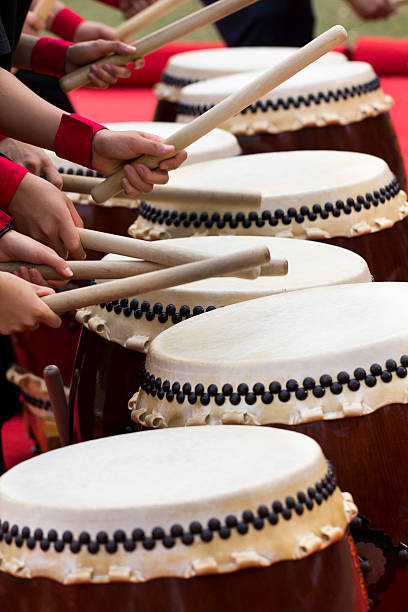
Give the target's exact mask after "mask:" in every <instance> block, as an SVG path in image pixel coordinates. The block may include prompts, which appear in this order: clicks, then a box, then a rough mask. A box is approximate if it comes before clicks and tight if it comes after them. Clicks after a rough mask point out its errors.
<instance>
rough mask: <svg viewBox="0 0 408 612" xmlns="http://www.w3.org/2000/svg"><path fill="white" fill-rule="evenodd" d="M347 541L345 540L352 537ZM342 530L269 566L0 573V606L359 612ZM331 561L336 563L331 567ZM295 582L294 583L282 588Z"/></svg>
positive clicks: (39, 610) (7, 610) (16, 609)
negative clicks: (138, 578) (65, 578)
mask: <svg viewBox="0 0 408 612" xmlns="http://www.w3.org/2000/svg"><path fill="white" fill-rule="evenodd" d="M351 545H352V544H351ZM349 546H350V543H349V542H348V541H347V539H346V538H343V539H342V540H341V541H340V542H337V543H336V544H334V545H333V546H332V547H331V548H329V549H327V550H324V551H322V552H320V553H319V554H318V555H313V556H312V557H310V558H307V559H302V560H300V561H283V562H282V563H278V564H276V565H274V566H273V568H266V569H259V570H257V571H256V572H255V571H254V570H252V569H249V570H243V571H241V572H239V573H233V574H224V575H223V576H222V578H221V577H220V576H201V577H199V578H195V579H194V581H192V580H185V579H183V578H159V579H156V580H154V581H150V582H147V583H144V584H120V583H113V584H106V585H103V584H101V585H98V586H95V585H86V584H82V585H75V586H64V585H61V584H59V583H58V582H54V581H53V580H50V579H47V578H34V579H32V580H26V579H22V578H15V577H14V576H9V575H7V574H0V599H2V596H3V597H4V598H5V601H6V604H5V607H4V608H2V610H3V612H26V610H27V608H26V606H25V604H24V603H23V602H30V611H31V612H44V611H45V610H47V611H48V610H50V611H51V610H53V609H55V610H58V612H77V611H78V610H82V609H83V610H87V612H99V611H100V610H102V609H103V610H105V611H106V612H115V610H117V606H118V602H120V608H121V610H122V612H135V610H149V612H179V611H180V605H183V606H184V609H185V610H194V612H210V611H214V612H225V610H235V611H236V612H248V609H249V608H251V610H253V611H254V612H298V611H299V610H300V609H301V610H302V612H316V611H317V610H326V611H327V612H329V611H330V612H344V611H345V610H347V611H350V612H365V611H366V610H367V607H366V604H365V599H364V595H363V594H360V593H359V589H360V582H359V580H360V578H359V574H358V572H359V570H358V568H357V567H353V566H352V565H351V563H350V559H351V558H352V557H351V555H350V550H349ZM334 568H336V571H333V570H334ZM288 585H296V588H295V589H293V588H288ZM316 585H319V586H318V588H317V587H316Z"/></svg>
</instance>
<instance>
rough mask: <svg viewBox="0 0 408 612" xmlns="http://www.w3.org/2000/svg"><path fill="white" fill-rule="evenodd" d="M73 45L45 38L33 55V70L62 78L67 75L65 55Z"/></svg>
mask: <svg viewBox="0 0 408 612" xmlns="http://www.w3.org/2000/svg"><path fill="white" fill-rule="evenodd" d="M70 45H71V43H68V42H65V40H57V39H56V38H47V37H46V36H43V37H42V38H39V39H38V42H37V43H36V44H35V45H34V48H33V50H32V53H31V69H32V70H33V71H34V72H40V73H41V74H49V75H51V76H56V77H62V76H63V75H64V74H65V55H66V52H67V49H68V47H69V46H70Z"/></svg>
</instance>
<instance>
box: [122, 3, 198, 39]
mask: <svg viewBox="0 0 408 612" xmlns="http://www.w3.org/2000/svg"><path fill="white" fill-rule="evenodd" d="M186 2H188V0H157V2H154V3H153V4H150V6H147V7H146V8H145V9H143V11H140V13H137V15H134V16H133V17H131V18H130V19H127V20H126V21H124V22H123V23H121V24H120V26H118V27H117V28H116V34H117V35H118V38H120V39H121V40H127V39H129V38H130V37H131V36H134V35H135V34H136V32H138V31H139V30H142V29H143V28H145V27H146V26H148V25H150V24H151V23H153V22H154V21H156V20H157V19H160V17H163V16H164V15H167V13H170V12H171V11H174V10H175V9H176V8H177V7H178V6H181V5H182V4H185V3H186Z"/></svg>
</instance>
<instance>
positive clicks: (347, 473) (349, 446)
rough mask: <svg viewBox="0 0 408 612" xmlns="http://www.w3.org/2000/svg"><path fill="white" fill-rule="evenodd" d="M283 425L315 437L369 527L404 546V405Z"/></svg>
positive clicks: (407, 417) (407, 413) (407, 538)
mask: <svg viewBox="0 0 408 612" xmlns="http://www.w3.org/2000/svg"><path fill="white" fill-rule="evenodd" d="M391 384H392V383H391ZM279 427H281V426H280V425H279ZM284 429H292V430H295V431H298V432H299V433H303V434H306V435H308V436H311V437H312V438H314V439H315V440H316V442H318V443H319V444H320V446H321V447H322V449H323V452H324V454H325V456H326V457H327V458H328V459H329V460H330V461H331V462H332V463H333V465H334V469H335V472H336V474H337V480H338V483H339V487H340V489H341V490H342V491H348V492H350V493H351V494H352V496H353V499H354V502H355V503H356V505H357V507H358V510H359V512H360V513H361V514H363V515H364V516H366V517H367V518H368V519H369V520H370V521H371V523H370V527H371V528H373V529H382V530H384V531H385V533H387V534H388V535H389V536H391V538H392V539H393V542H394V544H398V543H399V542H400V541H401V542H404V543H407V544H408V487H407V482H408V462H407V448H408V407H407V406H406V405H404V404H390V405H388V406H384V407H383V408H380V409H379V410H376V411H375V412H373V413H372V414H369V415H365V416H361V417H354V418H345V419H336V420H333V421H314V422H312V423H304V424H302V425H296V426H286V427H285V426H284Z"/></svg>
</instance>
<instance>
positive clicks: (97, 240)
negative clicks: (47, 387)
mask: <svg viewBox="0 0 408 612" xmlns="http://www.w3.org/2000/svg"><path fill="white" fill-rule="evenodd" d="M78 232H79V236H80V238H81V243H82V246H83V247H84V249H93V250H95V251H102V253H114V254H115V255H124V256H125V257H136V258H137V259H144V260H146V261H153V262H155V263H158V264H161V265H163V266H166V267H168V266H179V265H181V264H185V263H191V262H193V261H202V260H203V259H204V256H203V255H201V254H197V253H194V252H192V251H191V250H190V249H188V248H183V247H180V246H179V247H178V248H177V250H176V249H174V248H172V249H171V250H170V249H165V248H163V244H162V245H161V246H159V245H158V244H155V243H152V242H145V241H144V240H136V239H135V238H127V237H126V236H117V235H116V234H105V233H104V232H96V231H95V230H87V229H82V228H78ZM226 257H227V255H226ZM251 267H252V266H246V267H245V268H242V270H248V269H250V268H251ZM261 273H262V275H263V276H284V275H285V274H287V273H288V262H287V261H286V259H282V258H279V257H275V258H273V259H271V258H269V259H268V263H267V264H266V265H264V266H262V270H261Z"/></svg>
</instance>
